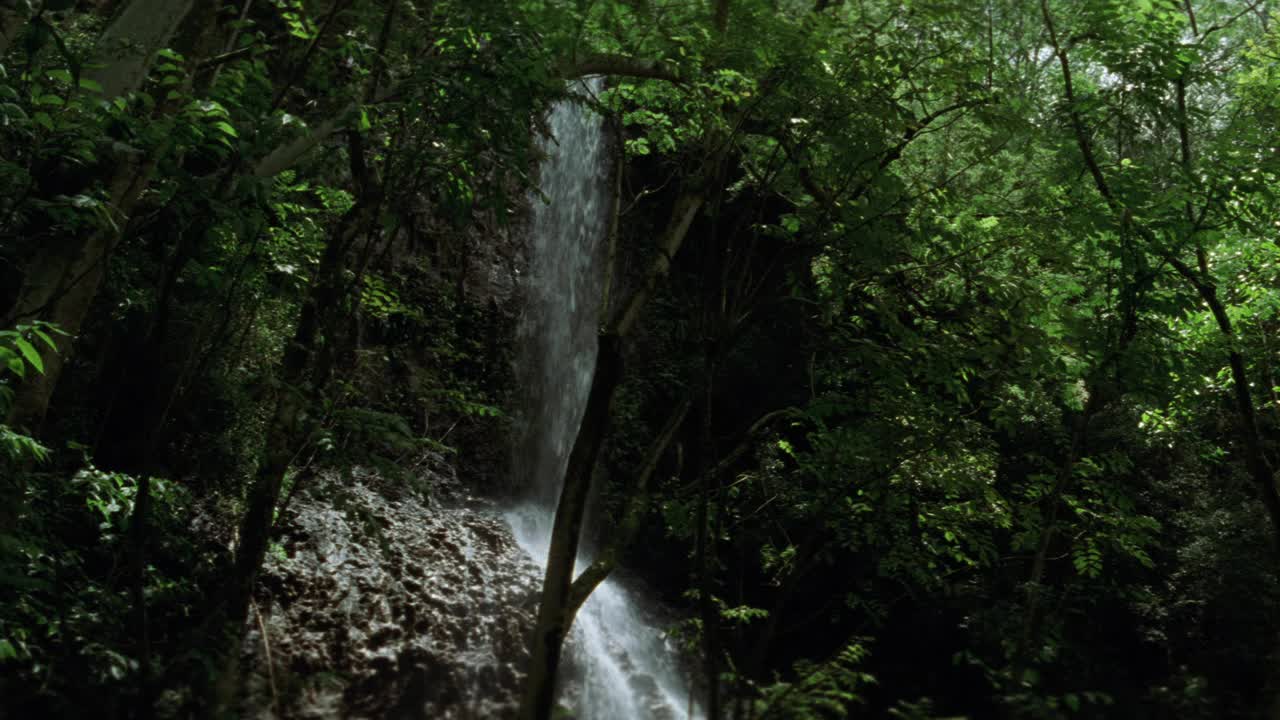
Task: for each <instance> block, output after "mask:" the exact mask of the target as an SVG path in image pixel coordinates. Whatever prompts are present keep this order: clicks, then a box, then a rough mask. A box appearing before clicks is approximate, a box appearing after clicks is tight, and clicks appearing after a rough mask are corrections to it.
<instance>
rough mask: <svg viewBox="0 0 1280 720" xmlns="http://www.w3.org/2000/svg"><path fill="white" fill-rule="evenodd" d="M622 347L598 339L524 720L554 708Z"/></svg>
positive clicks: (558, 521) (608, 338) (545, 716)
mask: <svg viewBox="0 0 1280 720" xmlns="http://www.w3.org/2000/svg"><path fill="white" fill-rule="evenodd" d="M620 346H621V338H619V337H618V336H617V335H601V336H600V337H599V352H598V354H597V356H596V371H595V376H594V377H593V378H592V380H591V392H590V394H589V395H588V396H587V407H586V411H585V413H584V414H583V418H582V426H581V428H580V429H579V430H578V437H577V439H576V440H574V443H573V450H572V451H571V452H570V453H569V467H568V469H567V470H566V471H565V477H564V486H563V488H561V490H560V502H559V504H558V505H557V506H556V518H555V524H554V525H553V526H552V529H551V549H550V551H549V552H548V554H547V571H546V575H545V576H544V579H543V582H542V600H541V602H540V603H539V604H538V619H537V626H536V627H535V629H534V633H533V642H532V645H531V647H530V663H529V676H528V677H527V678H526V679H525V689H524V698H523V700H522V701H521V705H520V717H521V718H522V719H523V720H550V718H551V713H552V708H553V706H554V703H555V686H556V675H557V673H558V671H559V669H560V655H561V650H562V649H563V647H564V638H565V636H566V635H567V633H568V631H569V623H570V620H571V616H570V614H569V613H568V612H566V610H567V609H568V607H569V598H570V589H571V587H572V581H573V567H574V563H575V561H576V560H577V558H578V543H579V540H580V538H581V535H582V523H583V520H584V519H585V518H586V509H587V496H588V495H589V493H590V490H591V474H592V471H593V470H594V469H595V463H596V457H597V456H598V455H599V452H600V446H601V444H603V442H604V438H605V433H606V430H607V426H608V423H609V406H610V404H611V403H612V400H613V393H614V390H616V389H617V387H618V384H619V383H620V382H621V381H622V352H621V347H620Z"/></svg>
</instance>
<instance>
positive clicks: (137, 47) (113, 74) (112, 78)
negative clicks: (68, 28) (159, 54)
mask: <svg viewBox="0 0 1280 720" xmlns="http://www.w3.org/2000/svg"><path fill="white" fill-rule="evenodd" d="M194 4H195V0H133V2H130V3H129V4H128V5H127V6H126V7H125V9H124V11H123V12H121V13H120V15H119V16H118V17H117V18H116V19H115V21H113V22H112V23H111V25H109V26H108V27H107V29H106V30H105V31H103V33H102V36H101V37H100V38H99V39H98V45H97V48H96V49H95V50H94V62H95V63H96V64H99V65H102V67H101V68H100V69H97V70H90V71H89V72H88V73H86V76H87V77H89V78H91V79H93V80H96V81H97V82H98V84H100V85H101V86H102V94H103V96H104V97H106V98H108V99H111V98H115V97H119V96H121V95H127V94H128V93H131V92H133V91H134V90H137V89H138V88H140V87H142V82H143V80H145V79H146V77H147V71H148V70H149V69H150V68H151V60H152V58H154V57H155V54H156V51H158V50H160V49H161V48H163V47H165V46H166V45H167V44H168V43H169V40H170V38H172V37H173V35H174V33H175V32H177V30H178V26H179V25H180V24H181V23H182V20H183V19H184V18H185V17H186V16H187V13H189V12H190V11H191V8H192V6H193V5H194Z"/></svg>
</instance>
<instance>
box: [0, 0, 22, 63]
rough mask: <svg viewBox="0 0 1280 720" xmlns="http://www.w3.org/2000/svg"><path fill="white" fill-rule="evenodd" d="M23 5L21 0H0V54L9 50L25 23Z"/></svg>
mask: <svg viewBox="0 0 1280 720" xmlns="http://www.w3.org/2000/svg"><path fill="white" fill-rule="evenodd" d="M24 5H26V3H25V2H22V0H0V55H3V54H5V53H6V52H8V51H9V46H11V45H13V41H14V40H17V39H18V35H19V34H20V33H21V32H22V28H23V27H24V26H25V25H26V24H27V17H26V8H25V7H23V6H24Z"/></svg>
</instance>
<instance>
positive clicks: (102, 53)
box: [7, 0, 211, 433]
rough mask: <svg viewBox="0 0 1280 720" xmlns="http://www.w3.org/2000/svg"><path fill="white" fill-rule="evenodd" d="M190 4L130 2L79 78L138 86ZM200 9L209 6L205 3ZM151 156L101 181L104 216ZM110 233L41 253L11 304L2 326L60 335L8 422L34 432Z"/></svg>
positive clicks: (120, 90)
mask: <svg viewBox="0 0 1280 720" xmlns="http://www.w3.org/2000/svg"><path fill="white" fill-rule="evenodd" d="M194 4H195V0H133V2H131V3H129V5H128V6H127V7H126V8H125V9H124V11H123V12H122V13H121V14H120V16H119V17H117V18H116V19H115V21H114V22H112V23H111V25H109V26H108V27H107V29H106V30H105V31H104V32H103V34H102V37H101V38H99V41H98V45H97V47H96V49H95V51H94V56H93V61H94V64H96V65H100V66H101V67H100V68H99V69H97V70H92V71H90V72H89V73H87V76H88V77H90V78H92V79H94V80H96V81H97V82H98V83H99V84H101V85H102V94H103V97H104V98H106V99H112V98H115V97H119V96H121V95H125V94H128V93H130V92H133V91H134V90H137V89H138V88H139V87H141V85H142V82H143V80H145V79H146V74H147V70H148V68H150V66H151V59H152V57H153V56H154V55H155V53H156V51H157V50H159V49H160V48H162V47H164V46H165V45H167V44H168V43H169V41H170V40H171V39H172V38H173V36H174V34H175V33H176V32H177V30H178V26H179V25H180V24H181V23H182V21H183V20H184V19H185V18H186V17H187V15H188V13H189V12H190V11H191V9H192V7H193V5H194ZM206 7H211V6H208V5H206ZM157 162H158V158H157V157H149V158H147V159H145V160H143V161H141V162H136V161H135V162H130V161H126V162H124V163H123V165H122V167H120V168H119V169H118V170H116V171H115V172H114V174H113V175H112V176H111V179H110V180H109V182H108V193H109V197H110V198H111V204H110V207H111V210H112V211H113V214H114V215H115V216H116V217H117V218H128V217H129V215H130V214H132V212H133V209H134V207H135V206H136V204H137V202H138V199H139V198H140V197H141V195H142V192H143V191H144V190H145V189H146V187H147V185H148V183H149V182H150V180H151V174H152V172H153V171H154V170H155V167H156V163H157ZM120 237H121V231H120V230H119V229H118V228H110V229H108V228H103V229H100V230H97V231H93V232H91V233H88V234H87V235H84V236H80V237H76V238H71V239H69V240H68V241H67V242H66V243H64V244H63V246H62V247H61V248H60V249H56V250H53V251H49V252H44V253H41V254H40V256H39V257H37V258H36V259H35V261H34V263H33V265H32V266H31V267H29V268H28V269H27V272H26V273H25V274H24V277H23V283H22V288H21V289H20V290H19V293H18V299H17V302H16V303H15V305H14V308H13V310H12V311H11V312H10V316H9V318H7V320H8V321H9V323H16V322H20V321H23V320H27V319H40V320H45V321H47V322H51V323H54V324H56V325H57V326H58V327H59V328H60V329H62V330H63V331H64V332H66V333H67V336H65V337H61V338H59V340H58V349H57V350H56V351H54V350H51V349H49V348H43V347H42V348H40V351H41V356H42V360H43V361H44V366H45V371H44V373H42V374H38V375H36V376H34V377H32V378H30V379H28V380H27V382H24V383H23V384H22V386H21V388H20V389H19V391H18V393H17V397H16V398H15V400H14V406H13V408H12V410H11V411H10V415H9V418H8V422H9V424H11V425H15V426H18V427H25V428H27V429H28V430H29V431H30V432H33V433H35V432H37V431H38V430H39V428H40V426H41V425H42V424H43V422H44V417H45V413H46V412H47V411H48V407H49V400H50V399H51V398H52V396H53V390H54V388H55V387H56V385H57V383H58V378H59V376H60V375H61V373H62V368H63V365H64V364H65V362H66V359H67V356H68V355H69V353H70V352H71V349H72V342H73V339H74V335H75V334H76V333H77V332H79V330H80V326H81V324H82V323H83V322H84V318H85V316H86V315H87V314H88V312H89V307H90V306H91V305H92V303H93V299H94V298H95V297H96V296H97V294H98V288H99V287H100V286H101V284H102V280H103V278H104V277H105V276H106V269H107V268H106V266H107V260H108V258H109V256H110V253H111V251H112V249H114V247H115V246H116V244H117V243H118V242H119V240H120Z"/></svg>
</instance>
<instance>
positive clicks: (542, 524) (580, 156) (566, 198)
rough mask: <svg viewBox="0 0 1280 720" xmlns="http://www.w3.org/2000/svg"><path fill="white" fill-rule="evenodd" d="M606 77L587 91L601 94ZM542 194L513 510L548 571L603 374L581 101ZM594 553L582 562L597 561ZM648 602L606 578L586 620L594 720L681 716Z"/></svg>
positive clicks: (585, 682)
mask: <svg viewBox="0 0 1280 720" xmlns="http://www.w3.org/2000/svg"><path fill="white" fill-rule="evenodd" d="M602 87H603V80H602V79H599V78H596V79H590V80H586V81H583V82H581V83H580V85H579V87H578V88H577V89H578V90H579V91H581V92H584V93H588V94H593V95H594V94H595V93H598V92H599V91H600V90H601V88H602ZM548 125H549V127H550V130H551V135H552V137H550V138H547V139H546V140H544V141H543V150H544V151H545V153H546V160H545V161H544V162H543V164H542V167H541V170H540V189H541V195H535V197H533V198H531V204H532V206H533V218H532V223H531V227H530V230H529V239H528V247H529V266H528V272H527V273H526V276H525V278H524V280H523V286H524V288H523V289H524V296H525V310H524V314H523V316H522V318H521V323H520V329H519V337H518V342H519V345H520V351H519V360H518V363H519V377H520V380H521V387H522V391H523V397H522V403H521V404H522V410H523V413H522V414H523V417H522V423H521V424H522V428H523V430H522V432H521V435H520V438H519V440H518V442H517V447H516V457H515V463H514V466H515V472H516V474H517V480H516V481H517V483H518V486H520V487H524V488H526V489H527V491H526V499H525V500H524V501H523V502H522V503H521V504H520V505H519V506H517V507H515V508H514V509H512V510H510V511H509V512H508V513H507V521H508V523H509V524H510V525H511V527H512V530H513V532H514V534H515V537H516V540H517V542H518V543H519V544H520V546H521V547H522V548H523V549H524V550H525V552H527V553H529V555H530V556H531V557H532V558H533V559H534V560H535V561H537V562H538V564H539V565H540V566H541V567H543V568H545V565H546V561H547V550H548V547H549V546H550V541H551V526H552V522H553V519H554V513H555V506H556V500H557V498H558V496H559V492H560V485H561V483H562V481H563V478H564V471H565V467H566V466H567V464H568V461H569V452H570V450H571V449H572V447H573V442H574V439H575V438H576V437H577V433H578V426H579V425H580V424H581V422H582V415H583V411H584V409H585V406H586V401H587V394H588V392H589V390H590V387H591V377H592V373H593V371H594V368H595V359H596V358H595V354H596V331H597V323H598V322H599V319H600V318H599V313H600V306H601V300H602V298H601V294H602V290H603V280H604V278H603V272H602V270H601V267H600V265H601V263H600V262H598V259H599V256H600V254H601V245H602V244H603V243H602V241H603V239H604V236H605V234H606V232H607V226H608V216H609V209H610V207H609V206H610V202H611V197H610V193H609V192H608V186H609V183H608V181H607V175H608V155H607V150H608V148H607V141H606V138H605V132H604V127H603V120H602V118H601V117H600V116H599V115H597V114H596V113H594V112H592V111H590V110H589V109H587V108H586V107H584V106H583V105H582V104H580V103H575V102H571V101H561V102H559V103H557V104H556V105H555V106H554V107H553V108H552V109H551V112H550V114H549V116H548ZM589 558H590V550H589V549H584V551H583V552H582V554H580V555H579V557H578V559H577V565H578V569H579V570H581V568H583V567H585V566H586V565H587V563H588V562H589ZM647 607H648V603H647V602H646V601H645V599H644V597H643V596H642V594H641V593H639V592H636V591H634V590H631V589H628V588H624V587H623V586H622V585H621V583H619V582H618V581H616V580H614V579H612V578H611V579H609V580H606V581H605V582H604V583H602V584H601V585H600V586H599V587H598V588H596V590H595V592H594V593H592V595H591V597H590V598H589V599H588V600H587V602H586V604H585V605H583V607H582V609H581V610H580V611H579V612H578V616H577V619H576V621H575V622H574V627H573V630H572V633H571V636H570V639H569V642H568V648H567V650H568V651H569V655H568V657H567V658H566V659H567V660H568V661H569V662H568V664H569V665H570V666H572V667H575V668H579V669H580V671H581V672H580V677H575V678H573V681H574V684H575V685H576V686H580V687H581V691H580V692H578V693H576V694H575V695H576V697H574V698H565V700H567V701H568V702H567V704H568V705H570V706H571V709H572V710H573V711H574V713H575V716H576V717H578V718H583V719H584V720H595V719H601V720H628V719H630V718H636V719H640V718H672V719H674V718H683V717H687V715H688V713H687V711H686V708H687V707H689V705H690V703H689V697H690V696H689V684H688V682H687V681H686V680H685V679H684V678H683V677H682V676H681V673H680V671H679V668H678V666H677V662H676V660H677V657H678V654H679V653H678V651H677V649H676V648H675V647H674V643H672V642H671V641H669V640H668V639H667V638H665V637H664V636H663V632H662V629H661V628H659V627H656V626H655V625H654V624H653V622H652V621H651V620H649V619H648V615H649V614H650V613H647V612H646V608H647Z"/></svg>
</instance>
